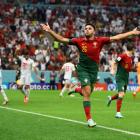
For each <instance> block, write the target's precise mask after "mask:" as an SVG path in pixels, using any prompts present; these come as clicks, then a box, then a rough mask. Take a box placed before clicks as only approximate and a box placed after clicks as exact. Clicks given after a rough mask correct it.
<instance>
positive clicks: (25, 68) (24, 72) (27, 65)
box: [19, 57, 35, 85]
mask: <svg viewBox="0 0 140 140" xmlns="http://www.w3.org/2000/svg"><path fill="white" fill-rule="evenodd" d="M19 58H20V60H21V68H20V71H21V75H20V82H21V84H22V85H30V82H31V71H32V68H33V67H35V63H34V61H33V60H32V59H30V58H28V59H26V58H24V57H19Z"/></svg>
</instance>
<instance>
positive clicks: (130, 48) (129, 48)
mask: <svg viewBox="0 0 140 140" xmlns="http://www.w3.org/2000/svg"><path fill="white" fill-rule="evenodd" d="M126 48H127V50H128V51H132V50H134V46H133V45H132V44H127V47H126Z"/></svg>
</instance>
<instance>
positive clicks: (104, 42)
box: [98, 37, 110, 45]
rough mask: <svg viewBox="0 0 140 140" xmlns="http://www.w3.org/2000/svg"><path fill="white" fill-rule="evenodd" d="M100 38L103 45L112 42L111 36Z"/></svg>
mask: <svg viewBox="0 0 140 140" xmlns="http://www.w3.org/2000/svg"><path fill="white" fill-rule="evenodd" d="M98 40H99V41H100V42H101V43H102V45H104V44H107V43H110V38H109V37H99V38H98Z"/></svg>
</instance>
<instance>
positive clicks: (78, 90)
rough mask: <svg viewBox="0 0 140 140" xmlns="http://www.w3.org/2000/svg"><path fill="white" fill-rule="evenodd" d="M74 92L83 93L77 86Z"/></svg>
mask: <svg viewBox="0 0 140 140" xmlns="http://www.w3.org/2000/svg"><path fill="white" fill-rule="evenodd" d="M75 92H78V93H80V94H81V95H83V94H82V89H81V88H80V87H77V88H76V89H75Z"/></svg>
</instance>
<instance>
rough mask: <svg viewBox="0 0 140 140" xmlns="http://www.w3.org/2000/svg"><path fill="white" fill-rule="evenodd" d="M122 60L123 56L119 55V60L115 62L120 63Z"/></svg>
mask: <svg viewBox="0 0 140 140" xmlns="http://www.w3.org/2000/svg"><path fill="white" fill-rule="evenodd" d="M122 58H123V55H119V56H118V57H117V59H116V60H115V62H116V63H118V62H120V61H121V60H122Z"/></svg>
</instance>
